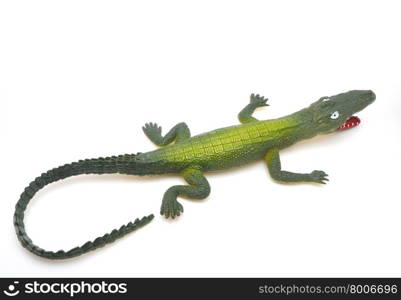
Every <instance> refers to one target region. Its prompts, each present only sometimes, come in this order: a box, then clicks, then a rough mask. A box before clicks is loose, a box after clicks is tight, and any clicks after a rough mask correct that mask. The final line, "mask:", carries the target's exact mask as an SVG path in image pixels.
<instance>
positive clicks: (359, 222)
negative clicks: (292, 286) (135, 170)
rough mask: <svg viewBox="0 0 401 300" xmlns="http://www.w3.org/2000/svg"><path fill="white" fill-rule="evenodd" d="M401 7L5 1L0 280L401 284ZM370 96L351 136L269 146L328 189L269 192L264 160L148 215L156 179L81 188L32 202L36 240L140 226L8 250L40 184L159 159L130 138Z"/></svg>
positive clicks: (31, 229) (0, 76)
mask: <svg viewBox="0 0 401 300" xmlns="http://www.w3.org/2000/svg"><path fill="white" fill-rule="evenodd" d="M400 41H401V5H400V2H399V1H366V0H361V1H348V0H347V1H339V0H336V1H320V0H319V1H249V0H247V1H135V2H134V1H2V2H1V4H0V101H1V102H0V104H1V108H0V139H1V147H0V151H1V169H0V185H1V197H0V199H1V201H0V236H1V246H0V251H1V252H0V275H1V276H151V277H152V276H284V277H286V276H401V255H400V253H401V238H400V237H401V197H400V196H401V195H400V194H401V189H400V183H401V168H400V167H401V163H400V162H401V161H400V160H401V155H400V154H401V141H400V139H401V138H400V136H401V135H400V125H401V121H400V112H401V104H400V103H401V102H400V99H401V87H400V85H401V60H400V58H401V56H400V54H401V44H400ZM350 89H372V90H374V91H375V93H376V94H377V100H376V102H375V103H374V104H372V105H371V106H370V107H368V108H367V109H366V110H365V111H363V112H361V113H360V114H359V116H360V117H361V119H362V124H361V126H359V127H358V128H355V129H353V130H350V131H347V132H343V133H338V134H332V135H330V136H325V137H318V138H314V139H313V140H309V141H305V142H302V143H300V144H298V145H295V146H293V147H291V148H289V149H286V150H285V151H282V163H283V167H284V168H285V169H287V170H291V171H295V172H297V171H298V172H309V171H312V170H314V169H321V170H324V171H326V172H327V173H328V174H329V176H330V183H329V184H328V185H326V186H318V185H313V184H300V185H280V184H277V183H275V182H273V181H272V180H271V179H270V177H269V176H268V173H267V170H266V167H265V165H264V163H263V162H262V161H261V162H258V163H254V164H251V165H249V166H245V167H243V168H240V169H235V170H231V171H230V170H227V171H225V172H219V173H216V174H208V175H207V178H208V179H209V181H210V184H211V186H212V193H211V195H210V196H209V197H208V198H207V199H206V200H201V201H188V200H184V199H181V200H180V201H181V203H182V204H183V205H184V209H185V212H184V214H183V215H182V216H181V217H180V218H179V219H178V220H174V221H166V220H165V219H164V218H162V217H161V216H160V215H159V213H158V212H159V208H160V204H161V199H162V195H163V193H164V191H165V190H166V189H167V188H168V187H169V186H171V185H174V184H180V183H182V182H183V180H182V179H181V178H179V177H178V176H177V177H174V176H172V177H170V176H162V177H153V178H138V177H135V176H132V177H129V176H122V175H115V176H113V175H110V176H109V175H107V176H80V177H76V178H71V179H68V180H65V181H63V182H59V183H55V184H52V185H51V186H49V187H47V188H45V189H44V190H42V191H40V192H39V193H38V194H37V195H36V196H35V197H34V199H33V200H32V202H31V204H30V206H29V209H28V210H27V217H26V226H27V230H28V233H29V234H30V236H31V237H32V239H33V241H34V242H35V243H36V244H37V245H39V246H41V247H43V248H45V249H48V250H59V249H61V248H62V249H69V248H71V247H74V246H77V245H80V244H82V243H84V242H86V241H87V240H89V239H91V240H92V239H93V238H95V237H97V236H99V235H103V234H104V233H105V232H109V231H111V230H112V229H113V228H116V227H119V226H120V225H122V224H123V223H127V222H129V221H131V220H133V219H135V218H137V217H142V216H144V215H147V214H149V213H155V215H156V218H155V220H154V221H153V222H152V223H151V224H149V225H148V226H146V227H145V228H143V229H141V230H139V231H137V232H135V233H133V234H130V235H129V236H127V237H126V238H124V239H122V240H119V241H117V242H115V243H114V244H112V245H110V246H107V247H104V248H102V249H100V250H97V251H95V252H92V253H89V254H87V255H85V256H81V257H78V258H76V259H71V260H66V261H49V260H45V259H42V258H39V257H36V256H34V255H31V254H30V253H29V252H27V251H26V250H25V249H23V248H22V247H21V246H20V244H19V243H18V241H17V239H16V237H15V233H14V228H13V225H12V216H13V212H14V205H15V203H16V201H17V200H18V197H19V195H20V193H21V192H22V191H23V189H24V187H25V186H26V185H27V184H28V183H29V182H30V181H31V180H33V179H34V178H35V177H36V176H38V175H40V173H42V172H44V171H46V170H48V169H50V168H53V167H56V166H58V165H61V164H64V163H66V162H71V161H76V160H78V159H81V158H89V157H98V156H108V155H114V154H123V153H132V152H138V151H141V152H144V151H148V150H152V149H154V148H155V146H154V145H152V144H151V142H150V141H149V140H147V138H146V137H145V136H144V134H143V133H142V130H141V126H142V125H143V124H144V123H145V122H149V121H153V122H157V123H159V124H160V125H162V126H163V128H164V130H167V129H169V128H171V127H172V126H173V125H175V124H176V123H177V122H181V121H185V122H187V123H188V124H189V127H190V129H191V132H192V134H193V135H195V134H199V133H202V132H205V131H209V130H212V129H216V128H219V127H225V126H229V125H233V124H237V123H238V121H237V119H236V115H237V113H238V112H239V110H240V109H242V107H243V106H244V105H246V104H247V102H248V101H249V95H250V94H251V93H252V92H254V93H260V94H263V95H265V96H267V97H269V99H270V100H269V103H270V105H271V106H269V107H268V108H266V109H265V110H260V111H258V112H257V113H256V116H257V117H258V118H261V119H264V118H274V117H278V116H281V115H284V114H287V113H291V112H293V111H295V110H298V109H301V108H303V107H305V106H307V105H309V104H310V103H311V102H312V101H315V100H316V99H317V98H319V97H321V96H325V95H333V94H337V93H340V92H344V91H347V90H350Z"/></svg>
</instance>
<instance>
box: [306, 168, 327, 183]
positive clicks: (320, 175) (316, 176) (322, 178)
mask: <svg viewBox="0 0 401 300" xmlns="http://www.w3.org/2000/svg"><path fill="white" fill-rule="evenodd" d="M327 176H329V175H327V174H326V173H325V172H323V171H317V170H315V171H313V172H312V173H310V177H311V181H312V182H316V183H321V184H326V181H329V179H328V178H327Z"/></svg>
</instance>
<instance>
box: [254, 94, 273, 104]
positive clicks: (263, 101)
mask: <svg viewBox="0 0 401 300" xmlns="http://www.w3.org/2000/svg"><path fill="white" fill-rule="evenodd" d="M267 100H269V99H267V98H265V97H263V96H260V95H259V94H256V95H255V94H251V104H253V105H255V107H262V106H269V104H267V103H266V102H267Z"/></svg>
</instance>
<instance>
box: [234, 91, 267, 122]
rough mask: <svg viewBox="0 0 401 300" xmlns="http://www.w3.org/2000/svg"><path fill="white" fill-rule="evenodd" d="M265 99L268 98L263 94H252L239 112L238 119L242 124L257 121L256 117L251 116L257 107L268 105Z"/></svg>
mask: <svg viewBox="0 0 401 300" xmlns="http://www.w3.org/2000/svg"><path fill="white" fill-rule="evenodd" d="M267 100H268V99H267V98H264V97H263V96H259V95H255V94H252V95H251V100H250V102H249V104H248V105H247V106H245V107H244V108H243V109H242V110H241V111H240V112H239V114H238V120H239V121H240V122H241V123H242V124H245V123H250V122H255V121H258V119H256V118H254V117H252V114H253V112H254V111H255V109H256V108H258V107H262V106H269V104H267V103H266V101H267Z"/></svg>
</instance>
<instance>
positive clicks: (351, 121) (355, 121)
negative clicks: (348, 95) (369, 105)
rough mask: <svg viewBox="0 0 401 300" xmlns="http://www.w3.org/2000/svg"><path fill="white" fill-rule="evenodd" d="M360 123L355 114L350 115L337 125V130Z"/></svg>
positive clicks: (349, 127)
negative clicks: (341, 123)
mask: <svg viewBox="0 0 401 300" xmlns="http://www.w3.org/2000/svg"><path fill="white" fill-rule="evenodd" d="M360 123H361V119H359V118H358V117H357V116H352V117H350V118H348V119H347V121H345V122H344V124H343V125H341V126H340V127H338V129H337V130H347V129H351V128H354V127H356V126H358V125H359V124H360Z"/></svg>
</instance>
